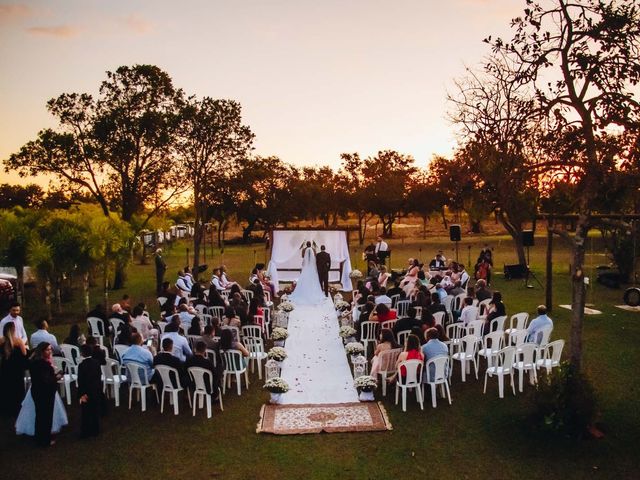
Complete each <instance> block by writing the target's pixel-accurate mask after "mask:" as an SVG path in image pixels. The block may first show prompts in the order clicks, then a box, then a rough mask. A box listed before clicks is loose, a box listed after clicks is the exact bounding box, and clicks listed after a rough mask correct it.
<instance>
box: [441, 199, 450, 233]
mask: <svg viewBox="0 0 640 480" xmlns="http://www.w3.org/2000/svg"><path fill="white" fill-rule="evenodd" d="M440 215H442V224H443V225H444V228H445V230H447V229H448V228H449V223H448V222H447V215H446V212H445V211H444V205H443V206H442V208H441V209H440Z"/></svg>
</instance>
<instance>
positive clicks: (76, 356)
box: [60, 343, 80, 387]
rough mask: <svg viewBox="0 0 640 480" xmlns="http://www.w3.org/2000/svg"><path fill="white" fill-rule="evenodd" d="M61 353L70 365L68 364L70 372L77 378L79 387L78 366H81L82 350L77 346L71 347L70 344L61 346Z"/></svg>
mask: <svg viewBox="0 0 640 480" xmlns="http://www.w3.org/2000/svg"><path fill="white" fill-rule="evenodd" d="M60 351H61V352H62V355H64V358H66V359H67V360H68V361H69V363H67V370H68V372H69V373H70V374H71V375H72V376H74V377H75V382H76V387H77V386H78V365H79V364H80V349H79V348H78V347H76V346H75V345H69V344H68V343H63V344H61V345H60Z"/></svg>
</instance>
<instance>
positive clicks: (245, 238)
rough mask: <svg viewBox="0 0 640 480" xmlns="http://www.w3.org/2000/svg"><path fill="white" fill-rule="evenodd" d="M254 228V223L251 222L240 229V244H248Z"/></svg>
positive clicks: (253, 221)
mask: <svg viewBox="0 0 640 480" xmlns="http://www.w3.org/2000/svg"><path fill="white" fill-rule="evenodd" d="M255 226H256V221H255V220H251V221H249V223H247V226H246V227H243V228H242V243H249V237H251V232H253V229H254V228H255Z"/></svg>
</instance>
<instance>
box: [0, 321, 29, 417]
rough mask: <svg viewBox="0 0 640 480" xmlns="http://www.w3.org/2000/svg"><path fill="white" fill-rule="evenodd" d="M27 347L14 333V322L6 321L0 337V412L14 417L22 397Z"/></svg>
mask: <svg viewBox="0 0 640 480" xmlns="http://www.w3.org/2000/svg"><path fill="white" fill-rule="evenodd" d="M26 369H27V347H26V346H25V344H24V342H23V341H22V339H21V338H20V337H18V336H17V335H16V324H15V323H13V322H7V323H6V324H5V326H4V328H3V329H2V338H1V339H0V412H1V413H2V414H3V415H7V416H9V417H12V418H15V417H16V416H18V412H19V411H20V403H21V402H22V398H23V397H24V371H25V370H26Z"/></svg>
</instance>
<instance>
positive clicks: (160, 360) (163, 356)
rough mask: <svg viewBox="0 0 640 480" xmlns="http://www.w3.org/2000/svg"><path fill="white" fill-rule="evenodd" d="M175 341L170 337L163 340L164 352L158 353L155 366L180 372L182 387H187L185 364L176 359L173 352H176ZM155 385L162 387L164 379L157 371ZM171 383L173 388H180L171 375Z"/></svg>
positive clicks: (154, 361)
mask: <svg viewBox="0 0 640 480" xmlns="http://www.w3.org/2000/svg"><path fill="white" fill-rule="evenodd" d="M174 350H175V349H174V345H173V340H172V339H171V338H169V337H167V338H163V339H162V352H160V353H158V354H157V355H156V356H155V358H154V359H153V366H154V367H157V366H158V365H165V366H167V367H171V368H175V369H176V370H177V371H178V377H179V379H180V385H181V386H182V387H185V386H186V385H187V375H186V370H185V367H184V362H183V361H181V360H180V359H179V358H178V357H176V356H175V355H174V354H173V353H172V352H173V351H174ZM153 382H154V383H156V384H158V385H162V378H161V377H160V374H159V373H158V370H157V369H156V374H155V375H154V380H153ZM171 382H172V386H173V387H177V386H178V382H176V379H175V378H174V377H173V375H171Z"/></svg>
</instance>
